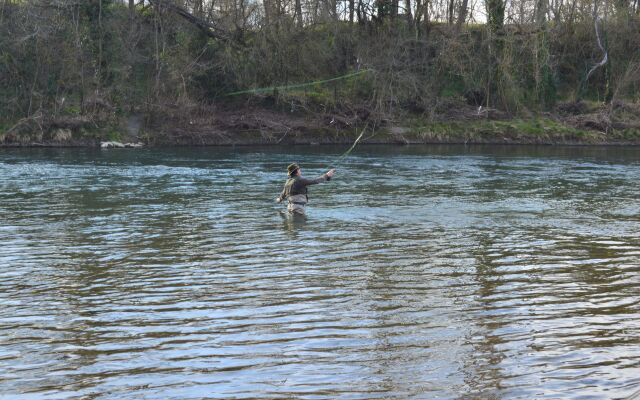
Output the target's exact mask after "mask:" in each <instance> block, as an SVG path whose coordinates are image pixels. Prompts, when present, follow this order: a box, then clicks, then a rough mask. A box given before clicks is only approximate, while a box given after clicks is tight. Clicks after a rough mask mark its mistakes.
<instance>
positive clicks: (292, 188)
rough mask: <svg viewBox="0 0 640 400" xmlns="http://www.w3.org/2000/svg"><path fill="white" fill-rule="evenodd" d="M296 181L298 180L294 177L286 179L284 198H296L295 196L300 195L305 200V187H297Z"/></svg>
mask: <svg viewBox="0 0 640 400" xmlns="http://www.w3.org/2000/svg"><path fill="white" fill-rule="evenodd" d="M297 180H298V177H297V176H296V177H294V178H289V179H287V182H285V184H284V194H285V197H291V196H296V195H299V194H302V195H304V196H305V198H306V196H307V187H306V186H303V187H299V186H298V185H296V184H295V183H296V181H297ZM307 200H308V199H307Z"/></svg>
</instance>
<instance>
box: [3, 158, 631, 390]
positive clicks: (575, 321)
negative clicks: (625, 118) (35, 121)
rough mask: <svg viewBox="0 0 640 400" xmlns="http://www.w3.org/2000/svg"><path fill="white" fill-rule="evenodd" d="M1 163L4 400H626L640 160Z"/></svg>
mask: <svg viewBox="0 0 640 400" xmlns="http://www.w3.org/2000/svg"><path fill="white" fill-rule="evenodd" d="M344 150H345V149H344V148H339V147H319V146H316V147H299V148H296V147H294V148H285V147H280V148H278V147H272V148H251V147H249V148H235V149H234V148H198V149H189V148H184V149H171V150H168V149H167V150H140V151H138V150H133V151H132V150H127V149H124V150H109V151H99V150H77V149H75V150H53V149H51V150H47V149H40V150H15V149H5V150H0V398H3V399H4V398H8V399H11V398H29V399H31V398H33V399H41V398H42V399H58V398H87V399H92V398H100V399H142V398H153V399H196V398H225V399H229V398H305V399H307V398H308V399H319V398H328V399H333V398H344V399H370V398H421V399H423V398H424V399H431V398H444V399H457V398H479V399H491V398H496V399H498V398H499V399H517V398H522V399H531V398H582V399H587V398H603V399H604V398H607V399H608V398H630V397H634V398H635V396H636V395H634V393H637V392H638V390H640V200H639V199H640V183H639V182H640V149H637V148H631V149H623V148H613V147H611V148H597V147H590V148H580V147H515V146H513V147H464V146H431V147H428V146H425V147H420V146H412V147H386V148H385V147H364V146H362V147H358V148H357V149H356V150H355V151H354V153H352V154H351V155H350V156H349V157H348V158H346V159H345V160H344V161H343V162H342V163H341V164H340V165H338V172H337V174H336V176H335V178H334V179H333V180H332V181H331V182H329V183H326V184H322V185H318V186H314V187H312V188H311V189H310V201H311V202H310V204H309V207H308V215H307V218H306V219H299V218H291V217H289V216H287V215H286V214H284V213H282V212H281V211H282V209H283V206H281V205H277V204H275V202H274V198H275V197H276V196H277V195H278V193H279V191H280V190H281V188H282V184H283V182H284V180H285V178H286V176H285V175H286V174H285V172H284V171H285V169H286V166H287V164H288V163H289V162H291V161H297V162H299V163H301V164H302V166H303V174H304V175H305V176H314V175H318V174H320V173H321V172H324V170H325V169H326V166H327V165H328V164H329V163H331V162H332V160H335V158H336V156H337V155H339V154H340V153H341V152H342V151H344Z"/></svg>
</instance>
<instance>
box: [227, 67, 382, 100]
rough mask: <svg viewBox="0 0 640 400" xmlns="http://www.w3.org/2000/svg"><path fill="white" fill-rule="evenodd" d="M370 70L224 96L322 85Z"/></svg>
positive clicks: (229, 94)
mask: <svg viewBox="0 0 640 400" xmlns="http://www.w3.org/2000/svg"><path fill="white" fill-rule="evenodd" d="M370 71H371V70H370V69H363V70H362V71H357V72H353V73H351V74H346V75H342V76H337V77H335V78H331V79H324V80H319V81H313V82H307V83H298V84H295V85H284V86H270V87H264V88H257V89H248V90H240V91H237V92H231V93H227V94H225V95H223V97H226V96H237V95H240V94H249V93H267V92H273V91H279V92H283V91H287V90H292V89H298V88H302V87H307V86H314V85H321V84H323V83H328V82H335V81H339V80H342V79H348V78H352V77H354V76H358V75H362V74H364V73H366V72H370Z"/></svg>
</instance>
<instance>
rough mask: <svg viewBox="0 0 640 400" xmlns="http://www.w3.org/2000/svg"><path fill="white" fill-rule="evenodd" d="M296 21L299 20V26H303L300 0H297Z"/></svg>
mask: <svg viewBox="0 0 640 400" xmlns="http://www.w3.org/2000/svg"><path fill="white" fill-rule="evenodd" d="M295 8H296V10H295V12H296V21H297V22H298V28H302V23H303V22H302V3H301V1H300V0H296V2H295Z"/></svg>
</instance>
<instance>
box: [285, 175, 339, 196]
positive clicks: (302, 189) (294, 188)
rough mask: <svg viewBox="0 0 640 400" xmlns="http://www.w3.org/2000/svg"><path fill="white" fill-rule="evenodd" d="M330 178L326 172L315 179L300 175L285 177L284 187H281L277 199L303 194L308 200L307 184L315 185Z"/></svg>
mask: <svg viewBox="0 0 640 400" xmlns="http://www.w3.org/2000/svg"><path fill="white" fill-rule="evenodd" d="M330 180H331V178H330V177H329V176H328V175H327V174H323V175H321V176H319V177H317V178H316V179H307V178H303V177H301V176H294V177H291V178H289V179H287V182H286V183H285V184H284V189H282V193H280V196H279V197H278V200H279V201H282V200H285V199H287V198H288V197H291V196H297V195H304V198H305V199H306V201H309V196H307V193H308V190H307V186H309V185H317V184H318V183H322V182H326V181H330Z"/></svg>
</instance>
